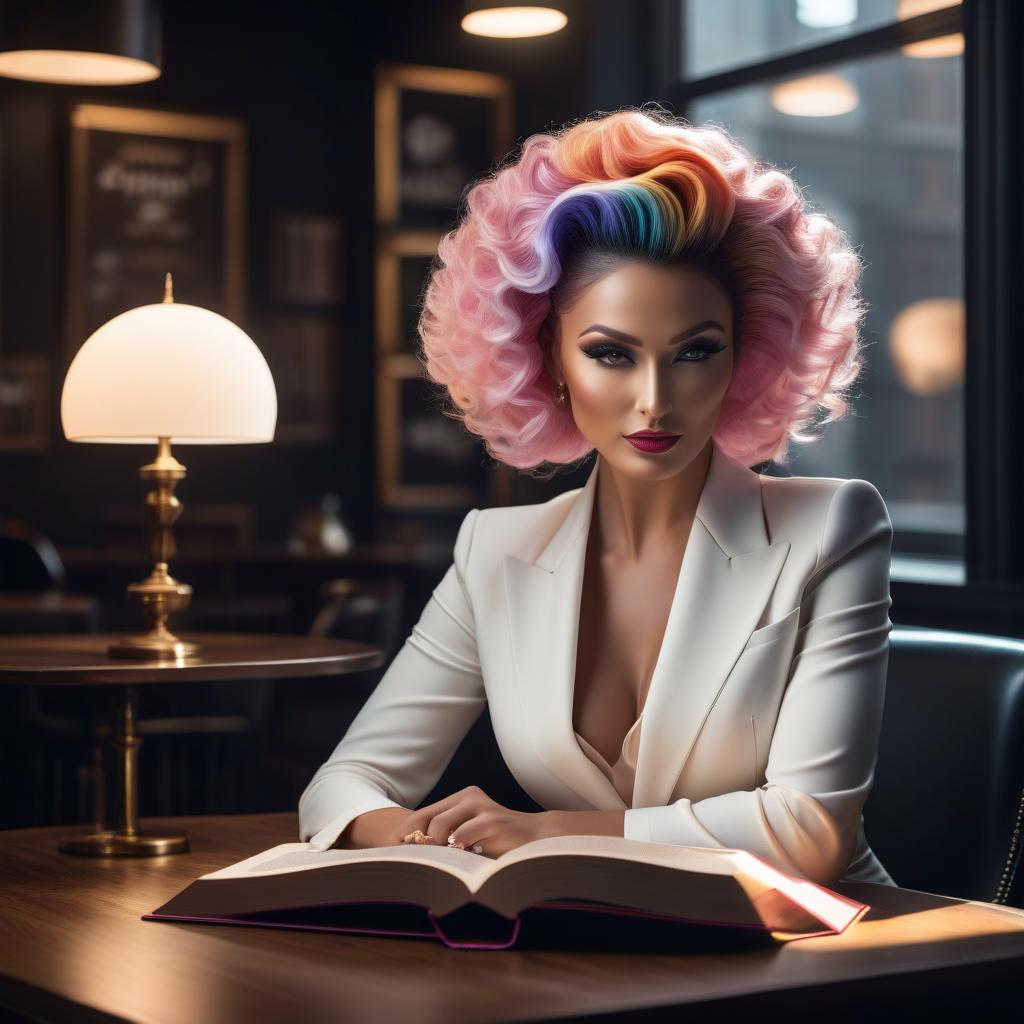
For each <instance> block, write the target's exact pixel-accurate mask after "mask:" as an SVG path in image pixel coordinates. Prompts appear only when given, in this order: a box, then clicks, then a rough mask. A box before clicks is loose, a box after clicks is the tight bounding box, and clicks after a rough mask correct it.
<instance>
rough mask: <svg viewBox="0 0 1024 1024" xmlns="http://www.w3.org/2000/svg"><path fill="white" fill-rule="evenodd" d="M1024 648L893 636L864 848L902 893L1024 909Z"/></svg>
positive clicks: (951, 637)
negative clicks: (1023, 859)
mask: <svg viewBox="0 0 1024 1024" xmlns="http://www.w3.org/2000/svg"><path fill="white" fill-rule="evenodd" d="M1022 817H1024V642H1021V641H1019V640H1014V639H1011V638H1008V637H999V636H988V635H986V634H981V633H962V632H954V631H950V630H943V629H927V628H923V627H922V628H918V627H912V628H911V627H896V628H894V629H893V630H892V632H891V634H890V651H889V672H888V678H887V682H886V694H885V711H884V714H883V720H882V732H881V737H880V740H879V749H878V762H877V765H876V768H875V782H874V786H873V788H872V790H871V794H870V795H869V797H868V800H867V803H866V804H865V807H864V827H865V834H866V835H867V838H868V842H869V843H870V845H871V847H872V849H873V850H874V851H875V853H876V854H877V855H878V858H879V860H880V861H881V862H882V864H884V865H885V867H886V869H887V870H888V871H889V873H890V874H891V875H892V877H893V879H894V880H895V881H896V882H897V884H899V885H901V886H903V887H904V888H908V889H918V890H921V891H924V892H933V893H939V894H942V895H947V896H957V897H961V898H966V899H972V900H984V901H988V902H996V903H1011V904H1013V905H1020V904H1019V900H1020V897H1021V896H1022V895H1024V893H1022V892H1021V889H1022V888H1024V884H1022V883H1024V879H1020V878H1017V875H1018V873H1019V872H1018V866H1019V863H1020V855H1021V839H1022V836H1021V825H1022Z"/></svg>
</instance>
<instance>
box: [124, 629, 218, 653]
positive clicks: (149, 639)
mask: <svg viewBox="0 0 1024 1024" xmlns="http://www.w3.org/2000/svg"><path fill="white" fill-rule="evenodd" d="M202 649H203V647H202V644H194V643H189V642H188V641H187V640H179V639H178V638H177V637H176V636H175V635H174V634H173V633H171V632H169V631H168V630H166V629H164V630H160V629H153V630H150V631H149V632H148V633H144V634H143V635H141V636H129V637H125V639H123V640H118V642H117V643H115V644H109V645H108V647H107V654H109V655H110V657H112V658H142V659H149V660H160V661H163V660H170V661H176V660H178V659H180V658H191V657H194V656H195V655H197V654H199V653H200V652H201V651H202Z"/></svg>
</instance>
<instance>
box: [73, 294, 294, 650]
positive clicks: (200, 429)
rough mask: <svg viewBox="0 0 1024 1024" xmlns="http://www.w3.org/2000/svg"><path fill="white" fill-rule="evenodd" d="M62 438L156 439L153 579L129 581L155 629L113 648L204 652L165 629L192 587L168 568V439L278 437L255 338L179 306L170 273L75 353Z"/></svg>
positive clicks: (270, 387) (173, 470) (179, 474)
mask: <svg viewBox="0 0 1024 1024" xmlns="http://www.w3.org/2000/svg"><path fill="white" fill-rule="evenodd" d="M60 412H61V422H62V424H63V427H64V436H65V437H66V438H67V439H68V440H69V441H80V442H91V443H99V444H145V443H153V442H155V443H156V445H157V453H156V458H155V459H154V460H153V461H152V462H150V463H148V464H147V465H145V466H143V467H142V468H141V469H140V470H139V475H140V476H141V477H142V479H143V480H146V481H149V482H151V483H152V484H153V485H154V488H153V490H152V491H150V492H149V494H148V495H146V514H147V516H148V518H149V521H150V523H151V525H152V527H153V531H154V538H153V558H154V561H155V564H154V566H153V570H152V572H151V573H150V574H149V576H148V577H147V578H146V579H145V580H143V581H142V582H140V583H132V584H129V586H128V596H129V599H130V600H132V599H134V600H135V601H137V602H138V603H139V604H141V605H142V609H143V611H144V613H145V615H146V617H147V618H148V620H149V626H150V628H149V631H148V632H147V633H145V634H143V635H139V636H133V637H127V638H125V639H123V640H121V641H118V642H117V643H114V644H111V645H110V647H109V648H108V654H109V655H110V656H111V657H115V658H152V659H172V660H174V659H180V658H187V657H190V656H194V655H196V654H198V653H199V652H200V647H199V645H198V644H195V643H188V642H187V641H184V640H181V639H179V638H178V637H176V636H175V635H174V634H173V633H172V632H171V631H170V629H169V628H168V626H167V620H168V617H169V616H170V614H171V613H172V612H175V611H179V610H181V609H182V608H186V607H188V604H189V601H190V600H191V597H192V588H191V587H190V586H189V585H188V584H187V583H180V582H179V581H178V580H176V579H174V577H173V576H171V574H170V573H169V572H168V562H169V561H170V559H171V556H172V555H173V554H174V550H175V549H174V539H173V535H172V527H173V525H174V523H175V521H176V520H177V519H178V517H179V516H180V515H181V512H182V504H181V502H180V501H179V500H178V498H177V497H175V494H174V489H175V487H176V486H177V483H178V481H179V480H184V479H185V467H184V466H183V465H182V464H181V463H180V462H179V461H178V460H177V459H176V458H175V457H174V455H172V454H171V444H172V442H173V443H174V444H253V443H259V442H268V441H272V440H273V439H274V429H275V426H276V424H277V392H276V390H275V388H274V380H273V377H272V376H271V374H270V368H269V367H268V366H267V361H266V359H264V357H263V354H262V353H261V352H260V350H259V349H258V348H257V347H256V345H255V343H254V342H253V340H252V339H251V338H250V337H249V336H248V335H247V334H246V333H245V332H244V331H243V330H242V329H241V328H239V327H237V326H236V325H235V324H233V323H232V322H231V321H230V320H228V319H226V318H225V317H222V316H220V315H219V314H217V313H214V312H212V311H211V310H208V309H202V308H200V307H199V306H189V305H186V304H185V303H180V302H175V301H174V296H173V294H172V282H171V275H170V274H168V275H167V279H166V282H165V286H164V301H163V302H161V303H154V304H153V305H150V306H139V307H138V308H136V309H130V310H128V311H127V312H125V313H121V314H120V315H119V316H116V317H114V318H113V320H109V321H108V322H107V323H105V324H104V325H103V326H102V327H100V328H99V330H97V331H96V332H95V333H94V334H92V335H90V337H89V338H88V339H87V340H86V342H85V344H83V345H82V347H81V348H80V349H79V350H78V352H77V354H76V355H75V358H74V359H73V360H72V362H71V366H70V367H69V368H68V372H67V376H66V377H65V379H64V390H63V392H62V394H61V403H60Z"/></svg>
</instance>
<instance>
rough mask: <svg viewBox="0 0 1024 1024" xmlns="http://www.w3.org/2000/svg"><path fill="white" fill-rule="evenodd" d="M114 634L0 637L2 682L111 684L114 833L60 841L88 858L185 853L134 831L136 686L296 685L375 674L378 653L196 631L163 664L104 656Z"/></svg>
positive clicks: (178, 836)
mask: <svg viewBox="0 0 1024 1024" xmlns="http://www.w3.org/2000/svg"><path fill="white" fill-rule="evenodd" d="M120 637H121V634H117V633H68V634H33V635H30V636H13V637H6V636H0V684H4V683H8V684H22V685H24V684H32V685H46V686H116V687H118V696H119V701H118V707H117V710H116V712H115V715H114V721H113V722H111V723H109V725H104V724H103V723H100V724H99V725H98V727H97V739H98V741H100V742H102V741H103V740H105V739H108V738H109V740H110V742H111V743H112V744H113V746H114V747H115V748H116V753H117V763H118V765H119V767H120V771H119V776H118V793H119V800H118V809H117V815H118V820H117V822H116V823H114V824H115V827H114V828H111V829H107V828H101V829H100V830H99V831H93V832H90V833H86V834H82V835H70V836H64V837H62V838H61V839H60V841H59V844H58V846H59V849H60V850H61V852H63V853H77V854H84V855H86V856H102V857H107V856H111V855H117V856H126V857H150V856H164V855H166V854H171V853H186V852H187V851H188V848H189V846H188V837H187V835H185V834H183V833H181V832H152V831H146V830H144V829H142V828H141V827H140V825H139V809H138V751H139V747H140V746H142V737H141V736H140V735H139V733H138V729H137V724H138V723H137V719H136V703H137V698H136V687H137V686H140V685H150V686H151V685H156V684H158V683H205V682H211V681H214V680H223V679H239V680H247V679H248V680H251V679H278V678H280V679H295V678H309V677H311V676H336V675H344V674H345V673H348V672H360V671H363V670H365V669H369V668H375V667H377V666H378V665H380V664H381V662H382V660H383V652H382V651H380V650H379V649H378V648H376V647H371V646H369V645H368V644H361V643H355V642H353V641H348V640H332V639H327V638H324V637H309V636H292V635H290V634H286V633H283V634H262V633H201V632H200V633H196V632H189V633H187V634H186V635H185V636H184V637H183V639H187V640H193V641H198V642H199V643H200V644H202V650H201V651H200V652H199V653H198V654H196V655H193V656H190V657H183V658H167V659H165V660H158V661H150V660H125V659H121V658H112V657H111V656H110V655H109V654H108V653H107V648H108V647H109V646H110V644H111V643H112V642H114V641H116V640H118V639H120Z"/></svg>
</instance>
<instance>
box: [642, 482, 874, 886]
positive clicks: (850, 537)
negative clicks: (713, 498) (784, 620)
mask: <svg viewBox="0 0 1024 1024" xmlns="http://www.w3.org/2000/svg"><path fill="white" fill-rule="evenodd" d="M891 547H892V524H891V523H890V521H889V516H888V513H887V512H886V509H885V504H884V502H883V501H882V498H881V495H879V493H878V491H877V490H876V489H875V488H874V487H873V486H872V485H871V484H870V483H868V482H867V481H865V480H846V481H844V482H843V483H842V484H840V485H839V487H838V488H837V489H836V491H835V493H834V494H833V496H832V502H831V505H830V507H829V511H828V515H827V518H826V523H825V529H824V534H823V537H822V544H821V551H820V553H819V557H818V564H817V566H816V568H815V571H814V572H813V574H812V576H811V578H810V579H809V580H808V582H807V585H806V587H805V589H804V593H803V597H802V601H801V603H802V606H803V608H804V611H802V612H801V621H803V622H804V623H805V624H804V625H803V626H801V627H800V632H799V634H798V639H797V646H796V651H795V653H794V657H793V665H792V670H791V675H790V679H789V682H788V685H787V687H786V692H785V694H784V696H783V699H782V704H781V706H780V709H779V716H778V721H777V722H776V725H775V732H774V734H773V737H772V741H771V748H770V752H769V757H768V766H767V769H766V771H765V784H764V785H763V786H759V787H758V788H757V789H755V790H753V791H752V792H747V791H742V792H740V791H738V792H734V793H723V794H721V795H719V796H714V797H709V798H707V799H704V800H699V801H697V802H696V803H694V802H691V801H690V800H688V799H681V800H676V801H675V802H674V803H672V804H669V805H668V806H667V807H643V808H631V809H629V810H627V811H626V812H625V821H624V834H625V837H626V838H627V839H644V840H652V841H654V842H660V843H676V844H680V845H686V846H717V847H733V848H737V849H744V850H750V851H751V852H753V853H755V854H757V855H758V856H761V857H763V858H764V859H765V860H767V861H769V862H770V863H772V864H774V865H775V866H777V867H779V868H781V869H782V870H783V871H789V872H792V873H795V874H799V875H802V876H804V877H805V878H809V879H811V880H812V881H816V882H820V883H822V884H825V885H830V884H832V883H834V882H835V881H836V880H837V879H838V878H839V877H841V875H842V873H843V871H844V870H845V869H846V867H847V865H848V864H849V862H850V858H851V857H852V855H853V850H854V845H855V843H856V836H857V826H858V823H859V820H860V813H861V809H862V807H863V805H864V801H865V800H866V799H867V796H868V793H869V792H870V790H871V784H872V781H873V779H874V767H875V760H876V757H877V750H878V735H879V732H880V730H881V723H882V706H883V703H884V697H885V673H886V666H887V663H888V655H889V631H890V629H891V628H892V623H891V622H890V621H889V607H890V605H891V603H892V601H891V598H890V596H889V558H890V551H891Z"/></svg>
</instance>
